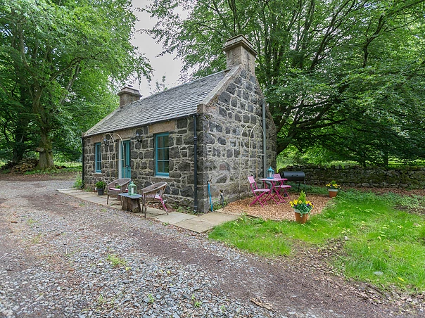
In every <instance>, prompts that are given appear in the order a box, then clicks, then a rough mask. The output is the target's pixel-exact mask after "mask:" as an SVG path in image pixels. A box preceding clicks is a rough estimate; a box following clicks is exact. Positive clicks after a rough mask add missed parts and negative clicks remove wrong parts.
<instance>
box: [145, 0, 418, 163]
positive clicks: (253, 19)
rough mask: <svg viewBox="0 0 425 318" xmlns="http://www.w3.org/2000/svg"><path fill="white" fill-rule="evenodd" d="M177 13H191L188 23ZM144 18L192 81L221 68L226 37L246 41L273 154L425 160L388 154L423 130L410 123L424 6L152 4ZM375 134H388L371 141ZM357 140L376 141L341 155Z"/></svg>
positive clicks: (297, 1) (299, 1)
mask: <svg viewBox="0 0 425 318" xmlns="http://www.w3.org/2000/svg"><path fill="white" fill-rule="evenodd" d="M177 6H181V7H184V8H185V9H187V10H190V12H191V13H190V15H189V17H188V18H187V19H186V20H182V19H180V18H179V15H178V14H177V13H176V11H175V8H176V7H177ZM147 10H148V11H149V12H150V13H151V15H152V16H155V17H157V18H158V19H159V22H158V24H157V25H156V26H155V27H154V28H153V29H151V30H150V31H149V33H150V34H151V35H152V36H154V37H155V38H156V39H157V41H160V42H162V43H163V45H164V50H165V51H166V52H177V54H178V56H179V57H180V58H182V59H183V60H184V62H185V70H189V69H191V68H195V69H196V72H195V73H194V76H195V77H197V76H202V75H205V74H209V73H211V72H215V71H218V70H220V69H223V68H224V65H225V63H224V55H223V54H222V44H223V43H224V42H225V40H226V39H227V38H229V37H230V36H234V35H237V34H244V35H246V36H247V37H248V38H249V40H250V41H251V42H252V43H253V44H254V46H255V47H256V50H257V52H258V56H257V69H256V74H257V77H258V79H259V81H260V84H261V85H262V87H263V91H264V93H265V95H266V98H267V100H268V103H269V107H270V110H271V112H272V114H273V117H274V121H275V124H276V126H277V131H278V147H277V150H278V153H279V152H281V151H282V150H284V149H285V148H286V147H288V145H291V144H292V145H295V146H296V147H297V148H299V149H300V150H303V149H307V148H308V147H310V146H313V145H314V146H321V147H325V148H327V149H328V150H331V151H333V152H334V153H338V154H339V156H340V157H342V156H344V154H347V157H349V158H357V159H356V160H358V161H359V162H364V163H366V162H373V163H382V164H384V165H385V162H388V160H387V159H388V157H389V156H400V157H401V158H413V157H415V156H422V157H423V156H424V150H423V149H424V147H423V146H419V147H420V148H421V149H420V151H414V147H397V148H395V147H394V146H395V145H402V144H406V143H408V142H410V143H412V141H413V140H417V141H419V140H418V138H419V135H418V134H417V133H416V132H417V131H418V130H419V131H420V129H423V128H424V122H423V121H419V120H416V122H415V124H413V122H412V120H411V118H415V117H414V115H415V114H416V115H417V114H423V112H424V105H423V102H421V100H423V99H422V98H423V97H424V96H423V89H421V84H420V83H423V81H424V66H425V64H424V59H423V56H424V54H423V41H424V34H425V33H424V19H423V18H424V13H425V11H424V1H423V0H406V1H395V0H387V1H381V0H379V1H376V0H375V1H368V0H331V1H328V0H326V1H325V0H289V1H280V0H259V1H258V0H255V1H254V0H240V1H236V0H227V1H223V0H210V1H207V0H200V1H189V2H187V1H180V0H159V1H155V2H154V3H153V4H152V5H151V6H149V7H148V8H147ZM378 126H379V127H384V128H385V130H382V132H384V131H386V132H388V131H391V132H392V133H391V134H388V133H377V131H376V128H377V127H378ZM413 127H416V130H414V129H412V128H413ZM353 129H354V130H355V131H356V132H357V133H356V134H352V131H353ZM360 135H361V138H362V139H364V140H371V139H376V142H375V143H372V144H370V145H369V146H370V147H368V149H366V150H364V151H360V152H359V151H354V152H350V151H348V149H354V148H355V145H356V143H357V140H358V139H359V138H360ZM336 136H338V138H337V137H336ZM328 137H334V138H333V139H334V141H337V140H340V141H341V142H339V143H329V142H328V141H327V140H329V139H328ZM390 137H391V138H390ZM342 141H344V144H345V145H344V144H343V143H342ZM347 142H350V147H348V145H347V144H346V143H347ZM415 144H417V142H415ZM383 145H388V147H386V150H385V151H382V152H381V150H382V147H383ZM347 151H348V152H347ZM370 152H373V155H370ZM362 153H366V154H364V155H362ZM380 153H382V155H380ZM385 158H387V159H385Z"/></svg>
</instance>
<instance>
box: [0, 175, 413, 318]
mask: <svg viewBox="0 0 425 318" xmlns="http://www.w3.org/2000/svg"><path fill="white" fill-rule="evenodd" d="M71 186H72V181H66V180H49V181H40V180H30V181H10V180H8V181H5V180H0V238H1V244H0V317H55V318H56V317H143V318H145V317H173V318H178V317H316V318H320V317H407V316H408V314H407V312H406V311H403V312H401V311H399V309H398V308H396V307H392V306H390V305H388V304H386V305H384V304H377V303H371V302H369V301H367V300H365V299H364V298H362V297H361V296H360V293H359V292H358V291H356V289H355V288H354V287H352V286H350V285H348V284H347V283H346V282H344V281H343V280H342V279H340V278H338V277H334V276H330V275H325V273H326V269H320V268H319V269H318V268H314V266H308V267H307V268H303V266H299V264H298V266H295V267H294V262H293V260H290V259H275V260H266V259H263V258H259V257H255V256H251V255H247V254H244V253H241V252H238V251H236V250H234V249H231V248H228V247H226V246H224V245H223V244H221V243H218V242H214V241H210V240H208V239H207V238H206V236H205V235H198V234H196V235H195V234H193V233H192V232H189V231H185V230H182V229H178V228H176V227H173V226H170V225H166V224H161V223H158V222H153V221H151V220H145V219H144V218H141V217H139V216H138V215H135V214H131V213H126V212H123V211H120V210H115V209H112V208H105V207H102V206H99V205H96V204H91V203H88V202H84V201H81V200H79V199H76V198H73V197H70V196H67V195H65V194H60V193H58V192H56V191H55V190H56V189H59V188H69V187H71ZM308 265H313V264H308ZM317 266H319V267H320V265H317ZM318 273H321V274H320V275H318ZM409 317H410V316H409Z"/></svg>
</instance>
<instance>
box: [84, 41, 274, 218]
mask: <svg viewBox="0 0 425 318" xmlns="http://www.w3.org/2000/svg"><path fill="white" fill-rule="evenodd" d="M224 51H225V53H226V55H227V69H226V70H225V71H222V72H219V73H216V74H212V75H209V76H206V77H203V78H200V79H197V80H194V81H192V82H190V83H187V84H183V85H180V86H177V87H174V88H171V89H168V90H166V91H164V92H161V93H158V94H154V95H152V96H149V97H146V98H143V99H140V97H141V96H140V94H139V92H138V91H137V90H135V89H133V88H131V87H124V88H123V89H122V90H121V91H120V92H119V93H118V95H119V97H120V105H119V107H118V108H117V109H116V110H115V111H113V112H112V113H111V114H109V115H108V116H106V117H105V118H104V119H102V120H101V121H100V122H99V123H98V124H96V125H95V126H94V127H92V128H91V129H90V130H88V131H87V132H86V133H85V134H84V135H83V182H84V184H85V186H89V187H93V186H94V184H95V183H96V182H97V181H99V180H105V181H107V182H109V181H112V180H114V179H117V178H122V177H129V178H131V179H132V180H133V181H134V182H135V183H136V185H137V187H138V188H139V189H140V188H144V187H146V186H148V185H151V184H153V183H155V182H159V181H166V182H167V183H168V186H167V190H166V198H167V202H168V203H169V204H171V205H173V204H179V205H186V206H190V207H193V209H194V210H195V211H196V212H207V211H208V210H209V209H210V203H209V197H210V194H211V197H212V201H213V202H217V201H218V200H219V199H220V198H224V200H226V201H228V202H231V201H234V200H237V199H239V198H242V197H246V196H247V195H250V194H251V193H250V189H249V185H248V181H247V176H248V175H254V176H255V177H256V178H260V177H263V176H264V173H265V171H266V170H267V169H268V167H269V166H275V157H276V129H275V125H274V123H273V120H272V117H271V114H270V112H269V110H268V107H267V105H266V104H265V101H264V96H263V94H262V92H261V89H260V86H259V84H258V81H257V79H256V77H255V56H256V52H255V50H254V49H253V48H252V46H251V44H250V43H249V42H248V40H247V39H246V38H245V37H243V36H237V37H234V38H231V39H229V40H228V41H227V42H226V43H225V46H224ZM208 183H209V184H210V191H208ZM195 184H196V185H197V186H196V187H195V186H194V185H195Z"/></svg>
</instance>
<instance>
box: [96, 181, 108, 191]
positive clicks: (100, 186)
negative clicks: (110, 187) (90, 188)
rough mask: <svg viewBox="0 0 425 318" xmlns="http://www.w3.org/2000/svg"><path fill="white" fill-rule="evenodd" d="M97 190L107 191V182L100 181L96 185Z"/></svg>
mask: <svg viewBox="0 0 425 318" xmlns="http://www.w3.org/2000/svg"><path fill="white" fill-rule="evenodd" d="M95 187H96V189H105V187H106V182H105V181H98V182H96V184H95Z"/></svg>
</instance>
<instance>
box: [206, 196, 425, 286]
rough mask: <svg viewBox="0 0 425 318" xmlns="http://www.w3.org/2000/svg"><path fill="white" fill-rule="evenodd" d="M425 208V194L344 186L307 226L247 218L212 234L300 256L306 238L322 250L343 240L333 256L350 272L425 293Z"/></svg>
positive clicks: (242, 245) (270, 252)
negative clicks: (296, 249) (297, 248)
mask: <svg viewBox="0 0 425 318" xmlns="http://www.w3.org/2000/svg"><path fill="white" fill-rule="evenodd" d="M313 203H314V202H313ZM422 207H425V198H424V197H421V196H409V197H408V196H398V195H394V194H386V195H375V194H373V193H362V192H356V191H346V192H342V191H340V193H339V194H338V196H337V197H336V198H335V199H333V200H332V204H331V205H328V207H327V208H326V209H325V210H324V211H323V213H322V214H320V215H315V216H312V217H311V219H310V221H309V222H308V223H306V224H304V225H300V224H297V223H295V222H290V221H280V222H278V221H264V220H262V219H256V218H250V217H241V218H239V220H236V221H233V222H228V223H226V224H223V225H221V226H218V227H216V228H215V229H214V230H213V231H212V232H211V233H210V238H212V239H216V240H221V241H224V242H226V243H227V244H229V245H233V246H235V247H237V248H239V249H243V250H246V251H249V252H252V253H256V254H260V255H264V256H278V255H294V254H295V252H294V250H293V249H292V247H293V246H294V245H295V244H297V242H300V241H301V242H304V243H305V244H304V245H306V246H307V247H314V248H317V249H318V250H319V249H322V248H326V247H327V246H328V245H329V244H334V242H335V241H337V242H342V246H343V247H342V250H339V251H338V252H337V253H336V254H333V256H331V257H330V258H329V259H328V261H329V262H330V263H332V264H333V265H334V266H335V267H336V268H337V269H338V270H339V271H340V272H341V273H343V274H344V275H345V276H346V277H349V278H353V279H355V280H360V281H367V282H370V283H373V284H375V285H377V286H380V287H383V288H388V287H390V286H394V285H396V286H398V287H399V288H402V289H406V290H409V291H412V292H415V291H417V292H424V291H425V222H424V221H425V214H424V212H425V209H423V208H422ZM298 245H300V244H297V246H298Z"/></svg>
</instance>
